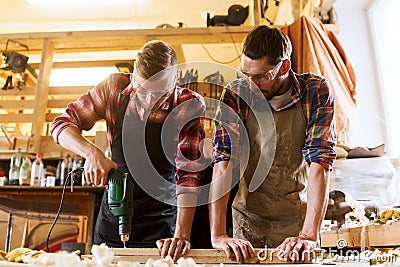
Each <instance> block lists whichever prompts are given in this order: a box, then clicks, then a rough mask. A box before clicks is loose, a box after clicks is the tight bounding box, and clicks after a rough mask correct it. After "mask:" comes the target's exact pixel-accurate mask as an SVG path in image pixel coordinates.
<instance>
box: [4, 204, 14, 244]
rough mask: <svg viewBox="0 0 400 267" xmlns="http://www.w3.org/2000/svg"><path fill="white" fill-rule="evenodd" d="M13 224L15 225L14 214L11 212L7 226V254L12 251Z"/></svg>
mask: <svg viewBox="0 0 400 267" xmlns="http://www.w3.org/2000/svg"><path fill="white" fill-rule="evenodd" d="M12 224H13V214H12V212H10V214H9V215H8V224H7V234H6V245H5V251H6V252H10V250H11V235H12Z"/></svg>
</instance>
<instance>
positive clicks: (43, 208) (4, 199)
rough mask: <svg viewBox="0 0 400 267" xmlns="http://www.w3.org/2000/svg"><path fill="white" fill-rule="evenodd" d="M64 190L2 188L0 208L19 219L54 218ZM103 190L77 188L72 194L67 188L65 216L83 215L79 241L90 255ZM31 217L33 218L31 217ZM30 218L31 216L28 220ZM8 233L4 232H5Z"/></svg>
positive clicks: (60, 188)
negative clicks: (96, 211)
mask: <svg viewBox="0 0 400 267" xmlns="http://www.w3.org/2000/svg"><path fill="white" fill-rule="evenodd" d="M62 190H63V187H62V186H55V187H33V186H32V187H31V186H1V187H0V209H1V210H3V211H5V212H8V213H9V214H17V215H20V216H24V215H25V214H26V215H29V214H38V215H40V216H41V215H43V214H48V215H49V216H51V217H52V218H54V215H55V214H56V213H57V211H58V208H59V205H60V200H61V194H62ZM103 190H104V188H103V187H92V186H75V187H74V188H73V192H71V189H70V187H67V189H66V191H65V196H64V204H63V208H62V210H61V215H63V216H80V217H81V218H83V221H84V222H83V223H82V224H81V227H82V228H83V229H80V236H81V238H80V239H81V240H80V242H83V243H86V251H87V252H88V253H89V252H90V249H91V246H92V236H93V225H94V220H95V218H94V216H95V213H94V212H95V208H96V205H98V204H99V201H100V199H101V196H102V194H103ZM30 217H32V216H30ZM27 218H28V217H27ZM4 230H5V229H4Z"/></svg>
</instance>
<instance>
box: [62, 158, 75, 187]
mask: <svg viewBox="0 0 400 267" xmlns="http://www.w3.org/2000/svg"><path fill="white" fill-rule="evenodd" d="M71 171H72V157H71V154H67V155H66V157H65V159H64V160H63V162H62V163H61V177H60V184H61V185H64V183H65V181H66V180H67V178H68V174H69V173H70V172H71Z"/></svg>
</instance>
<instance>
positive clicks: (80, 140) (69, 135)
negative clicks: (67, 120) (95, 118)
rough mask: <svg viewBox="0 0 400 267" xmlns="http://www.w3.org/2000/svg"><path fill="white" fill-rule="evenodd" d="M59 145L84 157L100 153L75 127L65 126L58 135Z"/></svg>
mask: <svg viewBox="0 0 400 267" xmlns="http://www.w3.org/2000/svg"><path fill="white" fill-rule="evenodd" d="M58 140H59V143H60V145H61V146H62V147H63V148H65V149H68V150H70V151H72V152H74V153H76V154H78V155H80V156H82V157H84V158H88V157H89V156H91V155H94V154H97V153H102V152H101V150H100V149H99V148H98V147H97V146H95V145H94V144H93V143H92V142H90V141H89V140H88V139H86V138H85V137H84V136H82V134H81V132H80V131H79V129H78V128H76V127H67V128H65V129H64V130H63V131H62V132H61V133H60V134H59V136H58Z"/></svg>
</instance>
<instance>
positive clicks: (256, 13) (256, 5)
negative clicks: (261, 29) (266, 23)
mask: <svg viewBox="0 0 400 267" xmlns="http://www.w3.org/2000/svg"><path fill="white" fill-rule="evenodd" d="M249 9H250V10H249V13H250V19H251V25H252V26H254V27H258V26H260V18H261V12H260V1H258V0H250V3H249Z"/></svg>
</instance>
